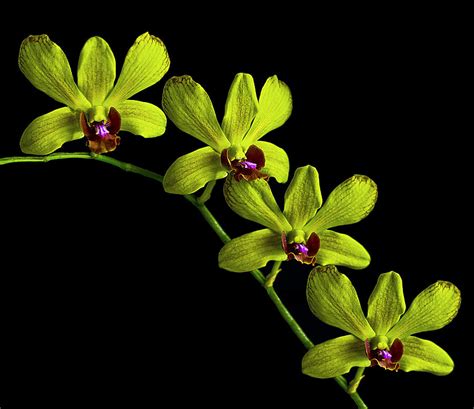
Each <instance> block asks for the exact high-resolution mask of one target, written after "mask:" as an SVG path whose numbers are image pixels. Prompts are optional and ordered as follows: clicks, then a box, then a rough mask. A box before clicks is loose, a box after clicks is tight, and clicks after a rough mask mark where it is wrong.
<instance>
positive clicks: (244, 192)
mask: <svg viewBox="0 0 474 409" xmlns="http://www.w3.org/2000/svg"><path fill="white" fill-rule="evenodd" d="M224 197H225V200H226V202H227V204H228V205H229V207H230V208H231V209H232V210H233V211H234V212H236V213H237V214H238V215H239V216H241V217H243V218H245V219H248V220H252V221H254V222H256V223H260V224H261V225H262V226H265V227H268V228H269V229H271V230H273V231H274V232H276V233H280V234H281V232H282V231H290V230H291V225H290V224H289V223H288V221H287V220H286V218H285V216H284V215H283V213H282V212H281V210H280V208H279V207H278V204H277V203H276V201H275V198H274V197H273V193H272V190H271V188H270V186H269V185H268V183H267V182H266V181H265V180H263V179H256V180H253V181H251V182H246V181H243V182H238V181H236V180H235V179H234V178H232V177H229V178H227V180H226V182H225V184H224Z"/></svg>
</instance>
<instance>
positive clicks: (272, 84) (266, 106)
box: [244, 75, 293, 149]
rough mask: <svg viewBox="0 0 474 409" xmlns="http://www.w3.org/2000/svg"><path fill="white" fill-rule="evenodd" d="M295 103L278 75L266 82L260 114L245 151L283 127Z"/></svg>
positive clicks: (251, 130) (253, 124)
mask: <svg viewBox="0 0 474 409" xmlns="http://www.w3.org/2000/svg"><path fill="white" fill-rule="evenodd" d="M292 109H293V102H292V99H291V92H290V89H289V88H288V85H286V84H285V83H284V82H283V81H279V80H278V77H277V76H276V75H274V76H272V77H270V78H268V79H267V81H266V82H265V85H264V86H263V88H262V91H261V93H260V98H259V100H258V112H257V115H256V116H255V119H254V121H253V123H252V127H251V128H250V129H249V131H248V133H247V135H246V136H245V138H244V149H246V148H248V147H249V146H250V145H252V144H254V143H255V142H256V141H258V140H259V139H260V138H261V137H262V136H263V135H266V134H267V133H268V132H270V131H272V130H274V129H276V128H278V127H280V126H282V125H283V124H284V123H285V122H286V120H287V119H288V118H289V117H290V115H291V110H292Z"/></svg>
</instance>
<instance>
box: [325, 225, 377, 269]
mask: <svg viewBox="0 0 474 409" xmlns="http://www.w3.org/2000/svg"><path fill="white" fill-rule="evenodd" d="M318 237H319V240H320V246H321V247H320V249H319V252H318V254H317V255H316V262H317V263H318V264H321V265H323V266H325V265H328V264H334V265H337V266H343V267H349V268H352V269H354V270H360V269H362V268H366V267H367V266H368V265H369V264H370V254H369V252H368V251H367V250H366V249H365V248H364V246H362V244H360V243H359V242H358V241H357V240H354V239H353V238H352V237H350V236H348V235H347V234H343V233H338V232H335V231H332V230H325V231H323V232H322V233H319V234H318Z"/></svg>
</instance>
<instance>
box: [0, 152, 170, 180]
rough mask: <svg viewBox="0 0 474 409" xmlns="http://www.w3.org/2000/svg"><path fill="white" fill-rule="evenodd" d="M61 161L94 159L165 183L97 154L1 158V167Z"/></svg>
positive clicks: (118, 161)
mask: <svg viewBox="0 0 474 409" xmlns="http://www.w3.org/2000/svg"><path fill="white" fill-rule="evenodd" d="M60 159H94V160H97V161H99V162H105V163H108V164H109V165H112V166H115V167H117V168H120V169H122V170H124V171H125V172H131V173H137V174H139V175H142V176H145V177H146V178H149V179H153V180H156V181H157V182H160V183H163V176H161V175H160V174H158V173H155V172H152V171H151V170H148V169H145V168H141V167H140V166H135V165H132V164H131V163H126V162H122V161H120V160H117V159H114V158H112V157H110V156H106V155H97V154H95V153H87V152H75V153H68V152H60V153H52V154H50V155H47V156H10V157H6V158H0V165H7V164H10V163H27V162H43V163H46V162H50V161H53V160H60Z"/></svg>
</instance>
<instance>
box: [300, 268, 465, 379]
mask: <svg viewBox="0 0 474 409" xmlns="http://www.w3.org/2000/svg"><path fill="white" fill-rule="evenodd" d="M306 294H307V299H308V304H309V307H310V309H311V311H312V312H313V314H314V315H316V317H317V318H319V319H320V320H321V321H323V322H324V323H326V324H328V325H332V326H334V327H337V328H340V329H342V330H343V331H346V332H348V333H349V334H350V335H344V336H341V337H338V338H334V339H331V340H329V341H326V342H323V343H321V344H318V345H315V346H314V347H313V348H311V349H310V350H309V351H308V352H307V353H306V355H305V356H304V358H303V363H302V366H303V373H305V374H306V375H309V376H312V377H315V378H332V377H335V376H339V375H343V374H345V373H347V372H349V371H350V369H351V368H353V367H362V368H364V367H368V366H377V365H378V366H380V367H382V368H384V369H388V370H395V371H397V370H398V369H401V370H402V371H405V372H410V371H421V372H430V373H433V374H435V375H448V374H449V373H450V372H451V371H452V370H453V368H454V363H453V360H452V359H451V358H450V356H449V355H448V354H447V353H446V351H444V350H443V349H442V348H440V347H439V346H438V345H436V344H435V343H434V342H431V341H428V340H425V339H422V338H418V337H415V336H413V334H416V333H419V332H425V331H433V330H435V329H439V328H442V327H444V326H445V325H447V324H449V323H450V322H451V321H452V320H453V319H454V317H455V316H456V314H457V312H458V310H459V307H460V305H461V294H460V291H459V289H458V288H457V287H456V286H455V285H454V284H452V283H450V282H447V281H437V282H436V283H434V284H432V285H430V286H429V287H428V288H426V289H425V290H424V291H422V292H421V293H420V294H419V295H418V296H417V297H416V298H415V299H414V300H413V302H412V304H411V306H410V308H409V309H408V311H406V312H405V308H406V307H405V298H404V295H403V286H402V279H401V277H400V275H398V274H397V273H395V272H393V271H392V272H389V273H385V274H381V275H380V276H379V279H378V281H377V285H376V286H375V288H374V290H373V292H372V294H371V295H370V298H369V306H368V313H367V318H366V317H365V316H364V313H363V312H362V307H361V305H360V301H359V298H358V296H357V292H356V290H355V289H354V287H353V286H352V283H351V282H350V280H349V279H348V278H347V276H345V275H344V274H341V273H339V272H338V271H337V268H336V267H334V266H325V267H322V266H318V267H316V268H315V269H313V270H312V271H311V273H310V275H309V278H308V285H307V293H306Z"/></svg>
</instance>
